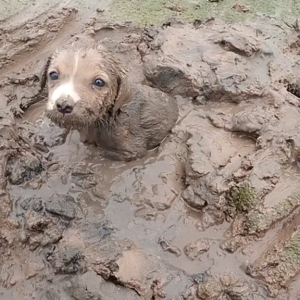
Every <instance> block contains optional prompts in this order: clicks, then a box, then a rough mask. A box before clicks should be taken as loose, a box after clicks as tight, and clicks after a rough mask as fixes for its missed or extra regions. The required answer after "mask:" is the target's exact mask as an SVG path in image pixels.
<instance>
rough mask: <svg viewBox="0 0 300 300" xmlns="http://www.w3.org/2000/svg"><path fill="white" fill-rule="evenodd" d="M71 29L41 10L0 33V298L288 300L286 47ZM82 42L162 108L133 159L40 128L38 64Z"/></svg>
mask: <svg viewBox="0 0 300 300" xmlns="http://www.w3.org/2000/svg"><path fill="white" fill-rule="evenodd" d="M78 20H81V22H78ZM85 21H86V22H85V23H84V22H83V19H80V13H79V12H76V11H74V10H69V9H61V8H59V7H57V8H55V9H52V10H51V11H47V12H45V13H42V14H39V15H38V16H37V17H32V18H31V19H27V20H23V21H21V20H20V21H18V22H16V21H15V24H14V25H13V26H12V25H11V24H10V23H9V22H10V20H7V21H5V22H3V23H2V24H1V28H0V34H1V37H2V39H3V40H4V42H3V43H2V44H0V53H2V54H1V55H0V65H1V66H2V68H1V70H0V97H1V103H0V108H1V113H0V145H1V146H0V161H1V164H0V165H1V168H0V195H1V200H2V202H1V207H0V221H1V229H0V250H1V256H0V284H1V287H2V292H1V293H2V294H1V293H0V298H1V297H2V299H22V300H24V299H25V300H26V299H28V300H29V299H30V300H31V299H43V300H53V299H66V300H71V299H78V300H79V299H80V300H82V299H149V300H150V299H151V300H152V299H266V297H278V299H296V298H295V297H297V294H298V290H299V288H298V287H297V286H296V285H293V283H291V282H292V280H293V279H295V280H296V281H295V282H297V278H298V277H297V276H299V271H300V268H299V260H300V258H299V257H300V256H299V251H298V250H297V249H298V248H299V247H298V244H299V236H298V235H299V228H298V227H299V218H298V215H299V206H300V197H299V195H300V194H299V188H298V182H299V169H298V163H299V157H300V155H299V153H300V152H299V147H300V135H299V132H300V130H299V129H300V128H299V121H298V120H300V112H299V103H300V102H299V98H298V96H299V95H298V94H297V80H298V76H299V71H298V64H299V58H298V56H297V54H298V50H297V49H296V48H297V43H296V42H297V39H298V37H297V33H296V32H294V31H293V30H292V29H288V30H284V29H282V28H280V27H278V26H276V24H274V25H271V24H270V25H266V24H265V26H269V27H270V28H266V32H267V29H268V33H266V32H264V31H263V30H258V29H257V28H256V24H254V25H253V26H252V27H251V26H242V25H225V24H223V23H221V22H218V21H215V20H209V21H208V22H202V23H201V24H199V26H197V28H195V26H193V25H183V24H173V25H172V26H165V27H164V28H159V27H153V26H151V27H148V28H145V29H139V28H135V27H134V26H132V25H130V24H108V23H105V22H104V21H102V20H101V19H99V18H92V19H90V20H86V19H85ZM25 24H27V25H25ZM257 26H258V25H257ZM278 35H280V37H281V39H280V40H279V39H278ZM87 40H96V41H101V42H102V43H104V44H105V46H106V47H107V48H108V49H110V50H111V51H113V52H114V53H115V54H116V55H117V56H118V57H119V58H120V59H121V60H122V61H123V63H124V64H126V65H128V68H129V71H130V80H132V81H134V82H138V83H143V84H146V85H149V86H151V87H152V88H157V89H160V90H162V91H164V92H167V93H169V94H171V95H173V96H175V97H176V99H177V100H178V104H179V107H180V117H179V119H178V122H177V124H176V126H175V127H174V128H173V130H172V133H171V135H170V136H169V137H168V138H167V139H166V140H165V141H164V142H163V144H162V145H161V146H160V147H159V148H158V149H156V150H155V151H151V152H149V153H148V155H147V157H145V158H144V159H142V160H138V161H134V162H130V163H122V162H113V161H109V160H106V159H103V158H102V157H101V152H100V151H99V150H98V149H96V148H94V147H93V146H87V145H84V144H82V143H80V141H79V136H78V133H76V132H69V131H65V130H63V129H61V128H58V127H56V126H55V125H54V124H52V123H51V122H50V121H49V120H48V119H46V118H45V117H44V114H43V110H44V103H45V99H46V97H47V95H46V93H45V91H43V90H41V88H40V86H41V82H42V81H43V80H44V79H43V78H42V76H41V74H42V72H41V71H42V68H43V66H44V64H45V62H46V61H47V57H48V55H49V54H50V53H51V52H52V51H53V50H54V49H55V47H56V46H58V45H61V44H63V43H73V42H75V43H84V42H85V41H87ZM291 45H293V47H291ZM292 86H293V89H291V87H292ZM228 271H229V272H230V273H231V275H228ZM291 297H292V298H291ZM293 297H294V298H293Z"/></svg>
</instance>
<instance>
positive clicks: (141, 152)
mask: <svg viewBox="0 0 300 300" xmlns="http://www.w3.org/2000/svg"><path fill="white" fill-rule="evenodd" d="M66 49H67V51H69V53H70V54H73V55H74V53H75V52H76V51H78V52H79V53H80V55H82V57H83V59H82V60H84V57H85V56H84V55H85V53H86V55H90V56H94V57H95V64H96V63H97V61H98V60H97V59H99V62H100V61H101V70H105V72H107V75H108V81H109V82H108V85H107V86H108V87H109V89H108V88H106V90H105V92H103V93H101V91H100V92H99V91H96V92H95V95H94V94H92V93H91V91H90V90H89V89H88V87H87V88H86V93H82V95H83V97H82V99H83V100H80V101H79V102H78V103H76V109H77V113H74V114H70V115H65V116H64V117H62V114H60V113H59V112H58V111H56V110H55V109H52V110H50V111H47V110H46V115H47V116H48V117H49V118H50V119H51V120H52V121H53V122H54V123H56V124H57V125H59V126H61V127H68V128H72V129H77V130H79V132H80V134H81V139H82V141H84V142H87V143H95V144H96V145H98V146H99V147H100V148H102V149H103V150H104V152H105V156H106V157H108V158H110V159H113V160H126V161H128V160H133V159H136V158H141V157H143V156H145V155H146V153H147V150H150V149H153V148H155V147H156V146H158V145H159V144H160V143H161V141H162V140H163V139H164V138H165V137H166V136H167V135H168V134H169V132H170V131H171V129H172V127H173V126H174V124H175V123H176V121H177V118H178V107H177V103H176V100H175V99H174V98H173V97H171V96H169V95H167V94H165V93H163V92H161V91H160V90H157V89H154V88H151V87H148V86H143V85H133V86H130V85H129V82H128V76H127V71H126V70H125V68H124V67H123V66H122V64H121V63H120V61H119V60H118V59H117V58H115V57H114V56H113V55H111V53H109V52H108V51H107V50H106V49H105V48H103V47H102V46H101V45H99V44H94V45H92V46H86V47H79V48H78V47H74V48H71V49H70V47H69V48H66ZM66 49H65V48H63V49H58V50H57V51H56V52H55V53H54V54H53V55H52V56H51V57H50V58H49V59H48V60H47V63H46V64H45V67H44V70H43V73H42V76H41V88H42V89H44V88H45V87H46V85H48V93H50V91H51V87H49V82H48V80H47V78H48V70H49V68H50V67H51V64H52V62H53V61H54V60H58V61H59V60H60V55H61V56H62V58H63V54H62V51H66ZM91 49H92V50H91ZM94 50H96V51H94ZM88 58H89V59H91V57H88ZM88 58H87V60H88ZM95 69H96V65H95ZM83 77H84V76H83ZM79 78H80V74H79ZM83 79H85V78H83ZM47 82H48V84H47ZM88 93H90V97H89V98H84V97H85V94H88ZM80 99H81V98H80Z"/></svg>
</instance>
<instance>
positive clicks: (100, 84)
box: [93, 78, 105, 87]
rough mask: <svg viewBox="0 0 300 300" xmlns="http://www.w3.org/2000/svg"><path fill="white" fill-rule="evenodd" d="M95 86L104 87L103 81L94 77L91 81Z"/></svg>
mask: <svg viewBox="0 0 300 300" xmlns="http://www.w3.org/2000/svg"><path fill="white" fill-rule="evenodd" d="M93 84H94V85H95V86H98V87H104V86H105V82H104V81H103V80H102V79H101V78H96V79H95V80H94V83H93Z"/></svg>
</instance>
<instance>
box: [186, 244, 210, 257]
mask: <svg viewBox="0 0 300 300" xmlns="http://www.w3.org/2000/svg"><path fill="white" fill-rule="evenodd" d="M209 248H210V246H209V243H208V241H206V240H204V239H199V240H197V241H195V242H192V243H189V244H187V245H186V246H185V247H184V249H183V250H184V253H185V255H186V256H187V257H188V258H189V259H190V260H195V259H196V258H197V257H198V256H199V255H201V254H203V253H205V252H207V251H208V250H209Z"/></svg>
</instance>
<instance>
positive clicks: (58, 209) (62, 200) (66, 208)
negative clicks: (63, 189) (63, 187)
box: [45, 194, 76, 220]
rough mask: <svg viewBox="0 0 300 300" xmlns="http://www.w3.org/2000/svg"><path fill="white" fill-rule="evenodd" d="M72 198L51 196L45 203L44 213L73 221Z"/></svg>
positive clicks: (74, 210)
mask: <svg viewBox="0 0 300 300" xmlns="http://www.w3.org/2000/svg"><path fill="white" fill-rule="evenodd" d="M74 203H75V202H74V198H73V197H71V196H69V195H59V194H56V195H53V196H52V197H51V198H50V199H49V200H48V201H47V202H46V203H45V206H46V211H47V212H49V213H52V214H54V215H58V216H61V217H64V218H66V219H68V220H73V219H74V218H75V215H76V207H75V205H74Z"/></svg>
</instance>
